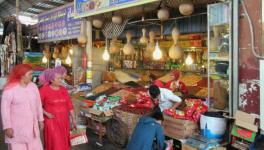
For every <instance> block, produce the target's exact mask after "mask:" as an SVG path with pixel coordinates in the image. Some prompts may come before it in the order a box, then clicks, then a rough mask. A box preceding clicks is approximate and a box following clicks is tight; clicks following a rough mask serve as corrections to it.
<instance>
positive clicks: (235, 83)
mask: <svg viewBox="0 0 264 150" xmlns="http://www.w3.org/2000/svg"><path fill="white" fill-rule="evenodd" d="M238 23H239V1H233V2H232V30H231V31H232V46H233V47H232V49H231V51H232V52H233V59H232V60H233V61H232V65H233V67H232V69H233V71H232V70H229V72H233V73H232V82H231V84H232V98H231V100H232V106H233V108H232V111H231V112H232V113H231V115H234V113H235V112H236V111H237V109H238V101H239V80H238V75H239V74H238V72H239V69H238V67H239V46H238V32H239V31H238V30H239V25H238Z"/></svg>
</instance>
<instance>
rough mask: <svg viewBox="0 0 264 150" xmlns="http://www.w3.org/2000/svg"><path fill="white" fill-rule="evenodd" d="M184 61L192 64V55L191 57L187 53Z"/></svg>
mask: <svg viewBox="0 0 264 150" xmlns="http://www.w3.org/2000/svg"><path fill="white" fill-rule="evenodd" d="M185 63H186V64H187V65H191V64H193V59H192V57H191V55H190V54H189V55H188V56H187V58H186V59H185Z"/></svg>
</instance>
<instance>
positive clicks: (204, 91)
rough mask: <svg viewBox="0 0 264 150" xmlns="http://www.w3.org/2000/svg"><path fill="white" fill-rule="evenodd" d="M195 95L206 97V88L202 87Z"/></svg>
mask: <svg viewBox="0 0 264 150" xmlns="http://www.w3.org/2000/svg"><path fill="white" fill-rule="evenodd" d="M195 95H196V96H198V97H207V96H208V88H202V89H201V90H199V91H198V92H197V93H196V94H195Z"/></svg>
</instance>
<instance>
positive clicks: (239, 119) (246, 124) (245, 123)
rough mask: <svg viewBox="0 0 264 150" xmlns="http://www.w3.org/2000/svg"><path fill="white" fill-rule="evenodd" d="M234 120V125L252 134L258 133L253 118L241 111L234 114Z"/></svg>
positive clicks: (254, 118)
mask: <svg viewBox="0 0 264 150" xmlns="http://www.w3.org/2000/svg"><path fill="white" fill-rule="evenodd" d="M235 119H236V121H235V125H237V126H240V127H243V128H245V129H248V130H251V131H254V132H258V126H256V125H255V120H256V117H255V116H253V115H250V114H248V113H245V112H242V111H237V112H236V114H235Z"/></svg>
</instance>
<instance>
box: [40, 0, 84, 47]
mask: <svg viewBox="0 0 264 150" xmlns="http://www.w3.org/2000/svg"><path fill="white" fill-rule="evenodd" d="M38 19H39V24H38V42H39V43H43V42H51V41H58V40H68V39H74V38H77V37H78V36H79V34H80V28H81V20H80V19H75V18H74V4H73V3H70V4H67V5H64V6H62V7H59V8H56V9H53V10H51V11H47V12H44V13H41V14H40V15H39V16H38Z"/></svg>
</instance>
